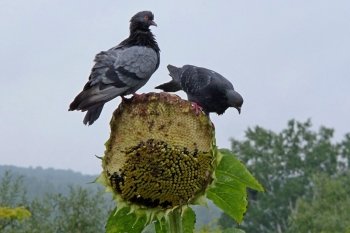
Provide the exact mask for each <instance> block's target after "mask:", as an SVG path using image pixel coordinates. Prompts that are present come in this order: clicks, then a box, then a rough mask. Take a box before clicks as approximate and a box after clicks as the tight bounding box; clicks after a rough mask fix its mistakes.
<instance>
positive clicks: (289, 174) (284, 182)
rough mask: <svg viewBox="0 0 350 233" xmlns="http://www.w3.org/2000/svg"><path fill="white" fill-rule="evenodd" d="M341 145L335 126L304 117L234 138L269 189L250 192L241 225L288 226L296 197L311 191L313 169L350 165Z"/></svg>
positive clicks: (279, 228)
mask: <svg viewBox="0 0 350 233" xmlns="http://www.w3.org/2000/svg"><path fill="white" fill-rule="evenodd" d="M349 145H350V144H349ZM340 149H341V147H340V145H338V144H335V143H333V130H332V129H329V128H325V127H321V128H320V129H319V130H318V131H317V132H315V131H313V130H312V127H311V122H310V120H308V121H306V122H304V123H301V122H296V121H294V120H291V121H289V122H288V126H287V128H286V129H284V130H282V131H281V132H279V133H275V132H272V131H269V130H266V129H263V128H261V127H255V128H254V129H248V130H247V132H246V139H244V140H242V141H239V140H235V139H232V151H233V153H235V154H236V155H237V156H238V157H239V158H240V159H241V160H242V161H243V163H244V164H247V167H248V169H249V170H250V171H251V172H252V174H253V175H254V176H255V177H256V178H257V179H258V180H259V181H260V182H261V183H262V184H263V186H264V187H265V189H266V192H265V193H259V194H257V193H256V192H250V194H249V199H250V202H249V203H250V206H249V208H248V212H247V215H246V217H245V221H244V222H243V224H242V226H241V227H242V229H244V230H245V231H247V232H262V233H264V232H285V231H286V230H287V229H288V217H289V215H290V214H291V211H292V210H293V209H295V205H296V201H297V199H298V198H299V197H301V196H305V197H309V196H310V195H311V194H312V192H311V191H312V177H313V175H314V174H319V173H324V174H328V175H331V174H334V173H336V172H337V171H338V168H339V167H344V168H345V167H346V164H345V162H344V161H340V160H339V157H340ZM343 151H344V153H345V154H346V153H347V152H346V150H343ZM345 154H344V155H343V157H346V156H347V155H345ZM219 222H220V221H219Z"/></svg>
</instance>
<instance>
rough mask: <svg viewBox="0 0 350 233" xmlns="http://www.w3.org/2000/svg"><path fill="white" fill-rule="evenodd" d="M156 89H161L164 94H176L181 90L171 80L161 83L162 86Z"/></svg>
mask: <svg viewBox="0 0 350 233" xmlns="http://www.w3.org/2000/svg"><path fill="white" fill-rule="evenodd" d="M155 88H156V89H161V90H163V91H166V92H176V91H180V90H181V86H180V84H179V83H178V82H175V81H174V80H171V81H170V82H167V83H163V84H162V85H159V86H156V87H155Z"/></svg>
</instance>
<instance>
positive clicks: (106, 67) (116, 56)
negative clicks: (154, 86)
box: [69, 11, 160, 125]
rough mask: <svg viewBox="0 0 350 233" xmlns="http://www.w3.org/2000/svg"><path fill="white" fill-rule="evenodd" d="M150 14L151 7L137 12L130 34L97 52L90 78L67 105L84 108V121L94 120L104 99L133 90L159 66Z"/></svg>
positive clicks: (74, 108)
mask: <svg viewBox="0 0 350 233" xmlns="http://www.w3.org/2000/svg"><path fill="white" fill-rule="evenodd" d="M153 18H154V16H153V14H152V12H150V11H142V12H139V13H137V14H136V15H134V16H133V17H132V18H131V20H130V35H129V37H128V38H127V39H125V40H124V41H122V42H121V43H120V44H119V45H118V46H116V47H113V48H111V49H109V50H107V51H102V52H100V53H99V54H97V55H96V57H95V60H94V61H95V65H94V66H93V68H92V70H91V74H90V77H89V81H88V82H87V83H86V85H85V86H84V88H83V90H82V91H81V92H80V93H79V94H78V95H77V97H75V99H74V101H73V102H72V103H71V104H70V106H69V111H72V110H80V111H82V112H85V111H87V113H86V115H85V118H84V121H83V122H84V124H89V125H91V124H93V123H94V121H95V120H96V119H97V118H98V117H99V116H100V114H101V111H102V108H103V105H104V104H105V103H106V102H108V101H110V100H112V99H113V98H115V97H117V96H121V97H123V96H124V95H129V94H134V93H135V92H136V91H137V90H138V89H140V88H141V87H142V86H143V85H145V84H146V82H147V81H148V80H149V79H150V77H151V76H152V74H153V73H154V72H155V71H156V70H157V69H158V66H159V61H160V57H159V52H160V49H159V47H158V44H157V42H156V40H155V38H154V35H153V34H152V32H151V31H150V29H149V27H150V26H152V25H153V26H157V24H156V23H155V22H154V21H153Z"/></svg>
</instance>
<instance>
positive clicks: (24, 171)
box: [0, 165, 103, 200]
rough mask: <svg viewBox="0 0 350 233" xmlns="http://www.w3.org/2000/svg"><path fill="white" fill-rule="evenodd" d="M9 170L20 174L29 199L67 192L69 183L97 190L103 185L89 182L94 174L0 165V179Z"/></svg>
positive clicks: (16, 174) (14, 173)
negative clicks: (46, 194)
mask: <svg viewBox="0 0 350 233" xmlns="http://www.w3.org/2000/svg"><path fill="white" fill-rule="evenodd" d="M7 170H9V171H11V173H12V174H13V175H14V176H22V177H23V183H24V184H25V186H26V190H27V194H28V198H29V200H32V199H34V198H35V197H41V196H43V195H44V194H45V193H62V194H67V193H68V191H69V186H70V185H79V186H82V187H84V188H87V189H91V190H98V189H102V188H103V187H102V186H101V185H99V184H95V183H91V182H93V181H94V180H95V179H96V177H97V176H98V175H96V176H90V175H83V174H81V173H79V172H74V171H72V170H59V169H53V168H48V169H43V168H41V167H36V168H32V167H30V168H22V167H16V166H7V165H0V179H1V178H2V177H3V175H4V174H5V172H6V171H7Z"/></svg>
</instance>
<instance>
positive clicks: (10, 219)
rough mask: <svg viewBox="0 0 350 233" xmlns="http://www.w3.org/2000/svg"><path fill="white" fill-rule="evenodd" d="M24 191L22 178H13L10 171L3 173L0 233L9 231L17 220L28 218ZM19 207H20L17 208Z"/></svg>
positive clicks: (0, 201)
mask: <svg viewBox="0 0 350 233" xmlns="http://www.w3.org/2000/svg"><path fill="white" fill-rule="evenodd" d="M26 203H27V200H26V191H25V189H24V187H23V177H21V176H18V177H14V176H13V175H12V173H11V172H10V171H5V174H4V176H3V177H2V179H1V180H0V209H1V213H2V214H0V215H1V216H2V217H1V218H0V231H1V232H3V231H5V229H10V228H12V227H14V226H17V225H18V224H21V223H19V222H18V220H19V219H23V218H25V217H29V216H30V212H29V211H28V210H27V209H26V208H24V207H22V206H26ZM19 206H21V207H19Z"/></svg>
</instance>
